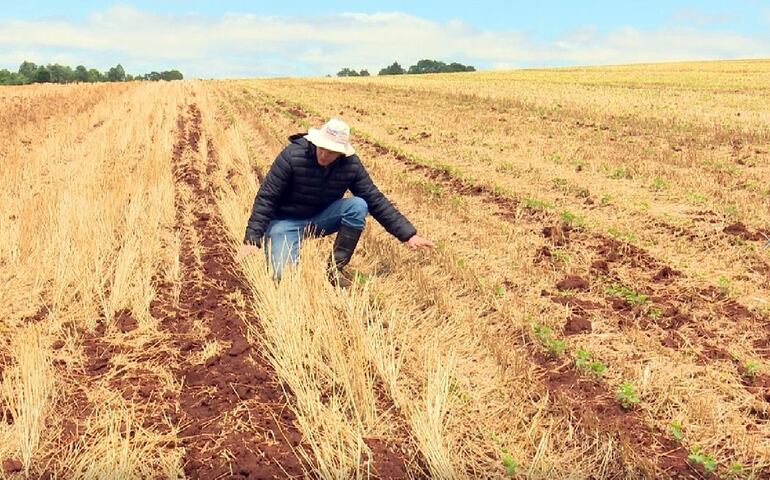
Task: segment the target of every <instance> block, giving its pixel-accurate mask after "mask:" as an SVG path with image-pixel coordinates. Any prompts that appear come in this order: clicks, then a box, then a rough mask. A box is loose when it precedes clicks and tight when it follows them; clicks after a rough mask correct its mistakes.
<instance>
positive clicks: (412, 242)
mask: <svg viewBox="0 0 770 480" xmlns="http://www.w3.org/2000/svg"><path fill="white" fill-rule="evenodd" d="M406 244H407V245H409V248H412V249H414V250H416V249H418V248H435V247H436V245H434V244H433V242H431V241H430V240H428V239H427V238H425V237H421V236H419V235H412V237H411V238H410V239H409V240H407V241H406Z"/></svg>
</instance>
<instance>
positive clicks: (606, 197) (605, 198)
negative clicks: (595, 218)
mask: <svg viewBox="0 0 770 480" xmlns="http://www.w3.org/2000/svg"><path fill="white" fill-rule="evenodd" d="M599 203H600V204H602V205H609V204H610V203H612V195H610V194H609V193H603V194H602V196H601V197H599Z"/></svg>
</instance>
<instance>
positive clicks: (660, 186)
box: [650, 177, 668, 192]
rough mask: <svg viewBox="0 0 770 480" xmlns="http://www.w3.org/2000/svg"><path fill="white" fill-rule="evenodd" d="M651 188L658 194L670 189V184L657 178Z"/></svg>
mask: <svg viewBox="0 0 770 480" xmlns="http://www.w3.org/2000/svg"><path fill="white" fill-rule="evenodd" d="M650 188H652V189H653V190H655V191H656V192H660V191H663V190H666V189H667V188H668V184H667V183H666V181H665V180H663V179H662V178H660V177H655V178H654V179H653V180H652V185H650Z"/></svg>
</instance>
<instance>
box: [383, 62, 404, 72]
mask: <svg viewBox="0 0 770 480" xmlns="http://www.w3.org/2000/svg"><path fill="white" fill-rule="evenodd" d="M404 73H406V70H404V68H403V67H402V66H401V65H399V64H398V62H393V64H392V65H390V66H388V67H385V68H383V69H381V70H380V73H379V74H378V75H403V74H404Z"/></svg>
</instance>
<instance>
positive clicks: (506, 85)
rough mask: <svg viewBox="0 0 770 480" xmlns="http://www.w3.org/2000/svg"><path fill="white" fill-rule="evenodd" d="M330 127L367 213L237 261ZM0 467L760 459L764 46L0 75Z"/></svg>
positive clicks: (73, 473)
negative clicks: (331, 266) (277, 264)
mask: <svg viewBox="0 0 770 480" xmlns="http://www.w3.org/2000/svg"><path fill="white" fill-rule="evenodd" d="M331 117H338V118H341V119H343V120H345V121H347V122H348V123H349V124H350V125H351V126H352V128H353V133H352V143H353V145H354V146H355V147H356V150H357V152H358V154H359V156H360V158H361V159H362V161H363V163H364V165H366V167H367V169H368V170H369V172H370V174H371V176H372V178H373V179H374V180H375V182H376V183H377V185H378V187H379V188H380V189H381V190H382V191H383V192H385V193H386V194H387V195H388V197H389V198H391V199H392V200H393V201H394V203H395V204H396V205H397V206H398V208H399V209H400V210H401V211H402V212H403V213H405V214H406V216H407V217H408V218H409V219H410V220H412V222H413V223H414V224H415V226H416V227H417V229H418V232H419V233H420V234H421V235H423V236H426V237H428V238H430V239H432V240H434V241H435V242H436V244H437V248H436V249H435V250H433V251H412V250H410V249H408V248H405V247H404V246H403V245H400V244H399V242H398V241H397V240H395V239H394V238H392V237H391V236H389V235H388V234H387V233H386V232H385V231H384V229H382V228H381V227H380V226H379V225H378V224H377V223H376V222H375V221H374V220H373V219H371V218H370V219H369V221H368V226H367V227H366V229H365V231H364V236H363V239H362V242H361V244H360V245H359V249H358V251H357V252H356V255H355V256H354V258H353V262H352V264H351V267H352V268H353V270H354V271H355V272H356V276H355V280H356V281H355V285H354V287H353V288H351V289H349V290H343V289H339V288H335V287H333V286H332V285H331V284H330V283H329V282H328V280H327V277H326V274H325V271H324V265H325V262H326V259H327V256H328V255H329V252H330V246H331V239H328V238H326V239H321V240H314V241H310V242H307V244H306V245H304V246H303V251H302V262H301V263H300V266H299V268H297V269H296V270H293V271H291V272H290V273H289V274H287V275H286V276H285V277H284V279H283V280H282V281H281V282H280V284H275V283H274V282H273V281H272V279H271V277H270V274H269V272H267V271H266V267H265V262H264V258H262V256H256V258H255V257H250V258H248V259H247V260H245V261H244V262H242V263H241V264H238V263H236V262H235V261H234V255H235V253H236V251H237V247H238V245H239V243H240V241H241V240H242V238H243V231H244V228H245V223H246V219H247V218H248V215H249V212H250V209H251V205H252V202H253V199H254V195H255V193H256V191H257V188H258V186H259V182H260V181H261V180H262V179H263V177H264V175H265V174H266V172H267V169H268V168H269V166H270V164H271V162H272V160H273V159H274V158H275V156H276V155H277V154H278V153H279V152H280V150H281V149H282V147H283V146H285V144H286V139H287V137H288V136H289V135H291V134H293V133H297V132H303V131H306V130H307V128H308V127H310V126H315V127H317V126H319V125H321V124H322V123H323V122H324V121H326V120H327V119H329V118H331ZM0 127H1V128H2V132H3V134H2V136H0V164H1V165H2V168H1V169H0V189H1V190H0V191H2V194H0V381H2V384H1V385H0V462H1V463H0V478H43V477H45V478H207V479H214V478H305V477H310V478H325V479H326V478H445V479H456V478H469V479H476V478H536V479H537V478H543V479H546V478H549V479H550V478H575V479H582V478H595V479H621V478H692V479H702V478H731V479H732V478H734V479H738V478H745V479H752V478H757V479H759V478H768V477H770V248H769V247H770V241H769V240H768V239H767V237H765V235H766V234H768V232H770V184H768V181H767V179H768V178H770V61H729V62H703V63H679V64H656V65H636V66H617V67H602V68H570V69H556V70H521V71H511V72H478V73H462V74H441V75H408V76H392V77H361V78H304V79H289V78H282V79H248V80H223V81H213V80H212V81H184V82H170V83H168V82H158V83H152V84H147V83H133V82H131V83H122V84H93V85H67V86H56V85H35V86H25V87H4V88H0Z"/></svg>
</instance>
